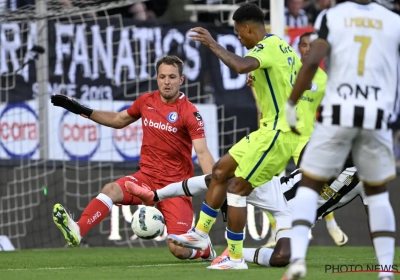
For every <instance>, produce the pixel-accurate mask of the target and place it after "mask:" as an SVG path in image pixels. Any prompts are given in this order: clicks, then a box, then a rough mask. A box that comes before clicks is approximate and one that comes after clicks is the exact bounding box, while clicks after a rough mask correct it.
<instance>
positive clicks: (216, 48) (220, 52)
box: [210, 43, 260, 74]
mask: <svg viewBox="0 0 400 280" xmlns="http://www.w3.org/2000/svg"><path fill="white" fill-rule="evenodd" d="M210 50H211V51H212V52H213V53H215V55H216V56H218V58H219V59H221V60H222V62H223V63H224V64H225V65H226V66H228V67H229V68H231V69H232V70H234V71H235V72H237V73H239V74H245V73H249V72H251V71H253V70H256V69H258V67H260V63H259V62H258V60H257V59H255V58H253V57H241V56H238V55H237V54H235V53H233V52H230V51H228V50H227V49H225V48H224V47H222V46H221V45H219V44H217V43H214V44H211V45H210Z"/></svg>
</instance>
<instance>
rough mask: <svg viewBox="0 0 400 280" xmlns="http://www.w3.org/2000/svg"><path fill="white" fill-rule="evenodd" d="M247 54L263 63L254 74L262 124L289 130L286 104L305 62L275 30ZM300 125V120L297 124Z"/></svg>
mask: <svg viewBox="0 0 400 280" xmlns="http://www.w3.org/2000/svg"><path fill="white" fill-rule="evenodd" d="M246 56H250V57H254V58H255V59H257V60H258V61H259V63H260V67H259V68H258V69H256V70H254V71H253V74H252V75H253V80H254V88H255V91H256V96H257V103H258V105H259V106H260V109H261V113H262V119H261V120H260V128H266V129H268V130H281V131H283V132H286V131H290V126H289V124H288V123H287V121H286V114H285V104H286V101H287V100H288V98H289V96H290V94H291V92H292V89H293V85H294V82H295V80H296V76H297V74H298V73H299V69H300V67H301V66H302V64H301V61H300V59H299V57H298V56H297V54H296V53H295V51H294V50H293V49H292V47H291V46H290V45H289V44H288V43H286V42H285V41H284V40H282V39H281V38H279V37H278V36H275V35H272V34H268V35H267V36H265V37H264V39H263V40H261V41H260V42H258V44H257V45H256V46H255V47H254V48H253V50H251V51H250V52H249V53H248V54H246ZM301 127H303V124H302V122H301V120H300V121H299V122H298V125H297V128H301Z"/></svg>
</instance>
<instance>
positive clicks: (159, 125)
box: [143, 118, 178, 133]
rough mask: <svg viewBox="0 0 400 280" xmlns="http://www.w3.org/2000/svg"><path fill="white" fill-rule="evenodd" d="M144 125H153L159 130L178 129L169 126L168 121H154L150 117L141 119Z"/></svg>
mask: <svg viewBox="0 0 400 280" xmlns="http://www.w3.org/2000/svg"><path fill="white" fill-rule="evenodd" d="M143 124H144V126H149V127H154V128H157V129H160V130H164V131H168V132H172V133H177V132H178V129H177V128H176V127H173V126H171V125H170V124H169V123H166V124H165V123H162V122H154V121H153V120H152V119H147V118H145V119H144V121H143Z"/></svg>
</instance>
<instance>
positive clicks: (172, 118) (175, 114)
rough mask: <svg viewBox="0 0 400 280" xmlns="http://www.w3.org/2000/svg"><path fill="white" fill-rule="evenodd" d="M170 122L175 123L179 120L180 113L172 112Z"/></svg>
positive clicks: (169, 117)
mask: <svg viewBox="0 0 400 280" xmlns="http://www.w3.org/2000/svg"><path fill="white" fill-rule="evenodd" d="M167 118H168V121H169V122H170V123H174V122H176V121H177V120H178V113H177V112H171V113H169V114H168V117H167Z"/></svg>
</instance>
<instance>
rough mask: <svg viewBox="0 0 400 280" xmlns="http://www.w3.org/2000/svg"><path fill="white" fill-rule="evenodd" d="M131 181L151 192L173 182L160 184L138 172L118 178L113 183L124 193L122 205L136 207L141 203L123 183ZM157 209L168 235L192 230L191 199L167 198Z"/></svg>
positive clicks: (160, 182)
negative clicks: (163, 220) (146, 187)
mask: <svg viewBox="0 0 400 280" xmlns="http://www.w3.org/2000/svg"><path fill="white" fill-rule="evenodd" d="M126 181H131V182H133V183H135V184H138V185H145V186H148V187H150V189H152V190H153V191H155V190H159V189H161V188H163V187H165V186H166V185H168V184H171V183H174V182H167V181H165V182H162V181H160V180H157V179H155V178H153V177H150V176H148V175H146V174H144V173H142V172H140V171H138V172H136V173H134V174H131V175H127V176H125V177H122V178H119V179H118V180H116V181H115V183H117V184H118V185H119V186H120V187H121V189H122V192H123V193H124V199H123V201H122V203H121V204H123V205H138V204H141V201H140V200H138V198H136V197H132V196H131V194H130V193H129V192H127V191H126V189H125V182H126ZM157 209H158V210H160V211H161V213H162V214H163V216H164V219H165V225H166V227H167V230H168V234H182V233H186V232H188V231H189V230H190V229H191V228H192V222H193V204H192V199H191V198H190V197H188V196H180V197H174V198H167V199H164V200H162V201H160V202H158V203H157Z"/></svg>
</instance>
